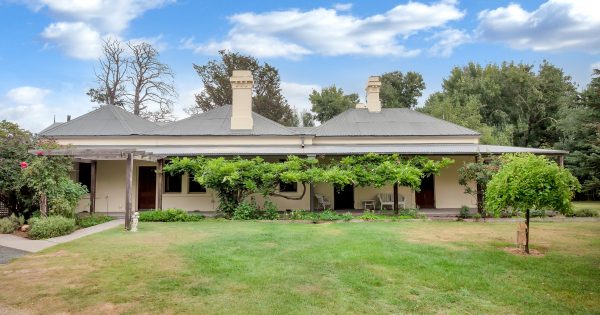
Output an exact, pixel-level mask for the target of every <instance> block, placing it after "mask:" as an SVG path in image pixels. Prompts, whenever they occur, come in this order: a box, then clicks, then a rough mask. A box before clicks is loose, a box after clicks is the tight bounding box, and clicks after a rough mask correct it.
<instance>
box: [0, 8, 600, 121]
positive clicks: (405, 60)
mask: <svg viewBox="0 0 600 315" xmlns="http://www.w3.org/2000/svg"><path fill="white" fill-rule="evenodd" d="M599 34H600V1H591V0H589V1H587V0H585V1H565V0H555V1H460V2H459V1H444V0H441V1H425V0H418V1H417V0H415V1H354V2H340V1H330V2H329V1H239V2H237V1H236V2H234V1H192V0H106V1H102V0H80V1H75V0H22V1H18V0H9V1H3V0H0V119H7V120H11V121H16V122H18V123H19V124H20V125H22V126H23V127H25V128H28V129H30V130H32V131H34V132H36V131H39V130H41V129H42V128H44V127H45V126H47V125H48V124H50V123H52V120H53V117H54V116H56V118H57V120H58V121H64V119H65V116H66V115H67V114H70V115H73V116H78V115H81V114H83V113H85V112H87V111H89V110H90V109H91V108H92V106H94V105H93V104H91V103H90V102H89V100H88V98H87V96H86V95H85V92H86V91H87V90H88V89H89V88H91V87H94V86H95V82H94V67H97V58H98V56H99V47H100V43H101V40H102V38H106V37H108V36H112V37H117V38H119V39H121V40H123V41H127V40H146V41H149V42H151V43H152V44H154V45H155V47H157V48H159V49H160V51H161V56H160V58H161V60H162V61H164V62H165V63H167V64H169V65H170V66H171V67H172V68H173V70H174V72H175V74H176V77H175V82H176V86H177V90H178V92H179V98H178V99H177V100H176V102H175V112H176V113H177V115H178V116H179V117H181V118H182V117H184V116H185V114H184V113H183V108H185V107H189V106H191V105H192V104H193V95H194V93H197V92H198V91H200V90H201V89H202V85H201V82H200V80H199V79H198V76H197V75H196V73H195V72H194V70H193V68H192V64H193V63H196V64H203V63H206V62H207V61H208V60H210V59H214V58H216V52H217V51H218V50H219V49H230V50H232V51H239V52H242V53H245V54H251V55H253V56H256V57H257V58H259V59H260V60H261V61H265V62H268V63H270V64H272V65H274V66H275V67H277V68H278V69H279V71H280V75H281V79H282V88H283V91H284V95H285V96H286V97H287V98H288V101H289V102H290V104H292V105H294V106H295V107H296V108H299V109H301V108H308V107H309V106H310V104H309V102H308V94H309V93H310V91H311V90H312V89H319V88H320V87H324V86H328V85H331V84H336V85H337V86H339V87H341V88H343V89H344V90H345V91H347V92H348V93H351V92H356V93H359V94H360V95H361V96H362V95H363V94H364V84H365V82H366V80H367V77H368V76H369V75H376V74H381V73H383V72H387V71H394V70H400V71H403V72H406V71H418V72H420V73H421V74H423V77H424V79H425V82H426V84H427V89H426V91H425V93H424V94H425V95H424V96H423V97H422V99H421V103H423V102H424V100H425V99H426V96H427V95H429V94H430V93H432V92H435V91H438V90H439V89H440V85H441V83H442V80H443V79H444V78H445V77H446V76H447V75H448V74H449V72H450V69H451V68H452V67H453V66H456V65H464V64H466V63H468V62H469V61H475V62H479V63H488V62H496V63H499V62H502V61H504V60H508V61H517V62H526V63H533V64H539V63H541V62H542V61H543V60H544V59H546V60H549V61H550V62H551V63H553V64H555V65H558V66H559V67H562V68H564V69H565V71H566V72H567V73H568V74H569V75H571V76H572V77H573V79H574V81H575V82H576V83H578V84H579V86H580V87H583V86H585V85H586V84H587V83H588V82H589V80H590V74H591V70H592V67H594V65H596V67H597V68H600V35H599Z"/></svg>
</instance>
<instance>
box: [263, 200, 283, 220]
mask: <svg viewBox="0 0 600 315" xmlns="http://www.w3.org/2000/svg"><path fill="white" fill-rule="evenodd" d="M262 212H263V213H262V218H263V219H264V220H275V219H277V218H279V213H278V212H277V206H276V205H275V204H274V203H273V202H272V201H271V200H265V203H264V205H263V209H262Z"/></svg>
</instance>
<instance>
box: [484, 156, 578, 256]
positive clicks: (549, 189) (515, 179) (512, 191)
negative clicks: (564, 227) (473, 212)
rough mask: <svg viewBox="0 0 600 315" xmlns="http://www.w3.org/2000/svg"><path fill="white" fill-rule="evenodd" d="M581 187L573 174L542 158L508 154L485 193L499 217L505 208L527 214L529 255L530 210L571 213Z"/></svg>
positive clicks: (486, 198) (488, 202) (526, 246)
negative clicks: (572, 202)
mask: <svg viewBox="0 0 600 315" xmlns="http://www.w3.org/2000/svg"><path fill="white" fill-rule="evenodd" d="M580 188H581V185H579V182H578V181H577V178H575V177H574V176H573V175H571V173H570V172H569V171H568V170H567V169H564V168H561V167H559V166H558V165H557V164H556V163H555V162H552V161H550V160H548V159H547V158H545V157H543V156H536V155H533V154H505V155H503V156H502V164H501V167H500V170H499V171H498V173H497V174H496V175H494V176H493V177H492V179H491V180H490V181H489V183H488V186H487V191H486V193H485V206H486V208H487V210H490V211H493V212H494V213H495V214H498V213H499V212H500V211H501V210H504V209H506V208H513V209H515V210H518V211H521V212H523V211H524V212H525V218H526V225H527V230H526V234H525V235H526V242H525V252H526V253H528V254H529V211H530V210H531V209H538V210H555V211H558V212H560V213H563V214H568V213H570V212H571V211H572V209H571V207H572V206H571V199H572V198H573V195H574V193H575V191H577V190H579V189H580Z"/></svg>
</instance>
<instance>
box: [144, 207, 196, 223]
mask: <svg viewBox="0 0 600 315" xmlns="http://www.w3.org/2000/svg"><path fill="white" fill-rule="evenodd" d="M139 214H140V217H139V221H140V222H194V221H200V220H202V219H204V217H203V216H201V215H196V214H189V213H187V211H185V210H183V209H175V208H170V209H164V210H152V211H143V212H140V213H139Z"/></svg>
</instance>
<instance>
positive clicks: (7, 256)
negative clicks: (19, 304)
mask: <svg viewBox="0 0 600 315" xmlns="http://www.w3.org/2000/svg"><path fill="white" fill-rule="evenodd" d="M25 254H28V252H25V251H22V250H18V249H14V248H10V247H4V246H0V265H2V264H6V263H8V262H9V261H11V260H13V259H15V258H17V257H21V256H23V255H25ZM0 314H3V313H2V312H0Z"/></svg>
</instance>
